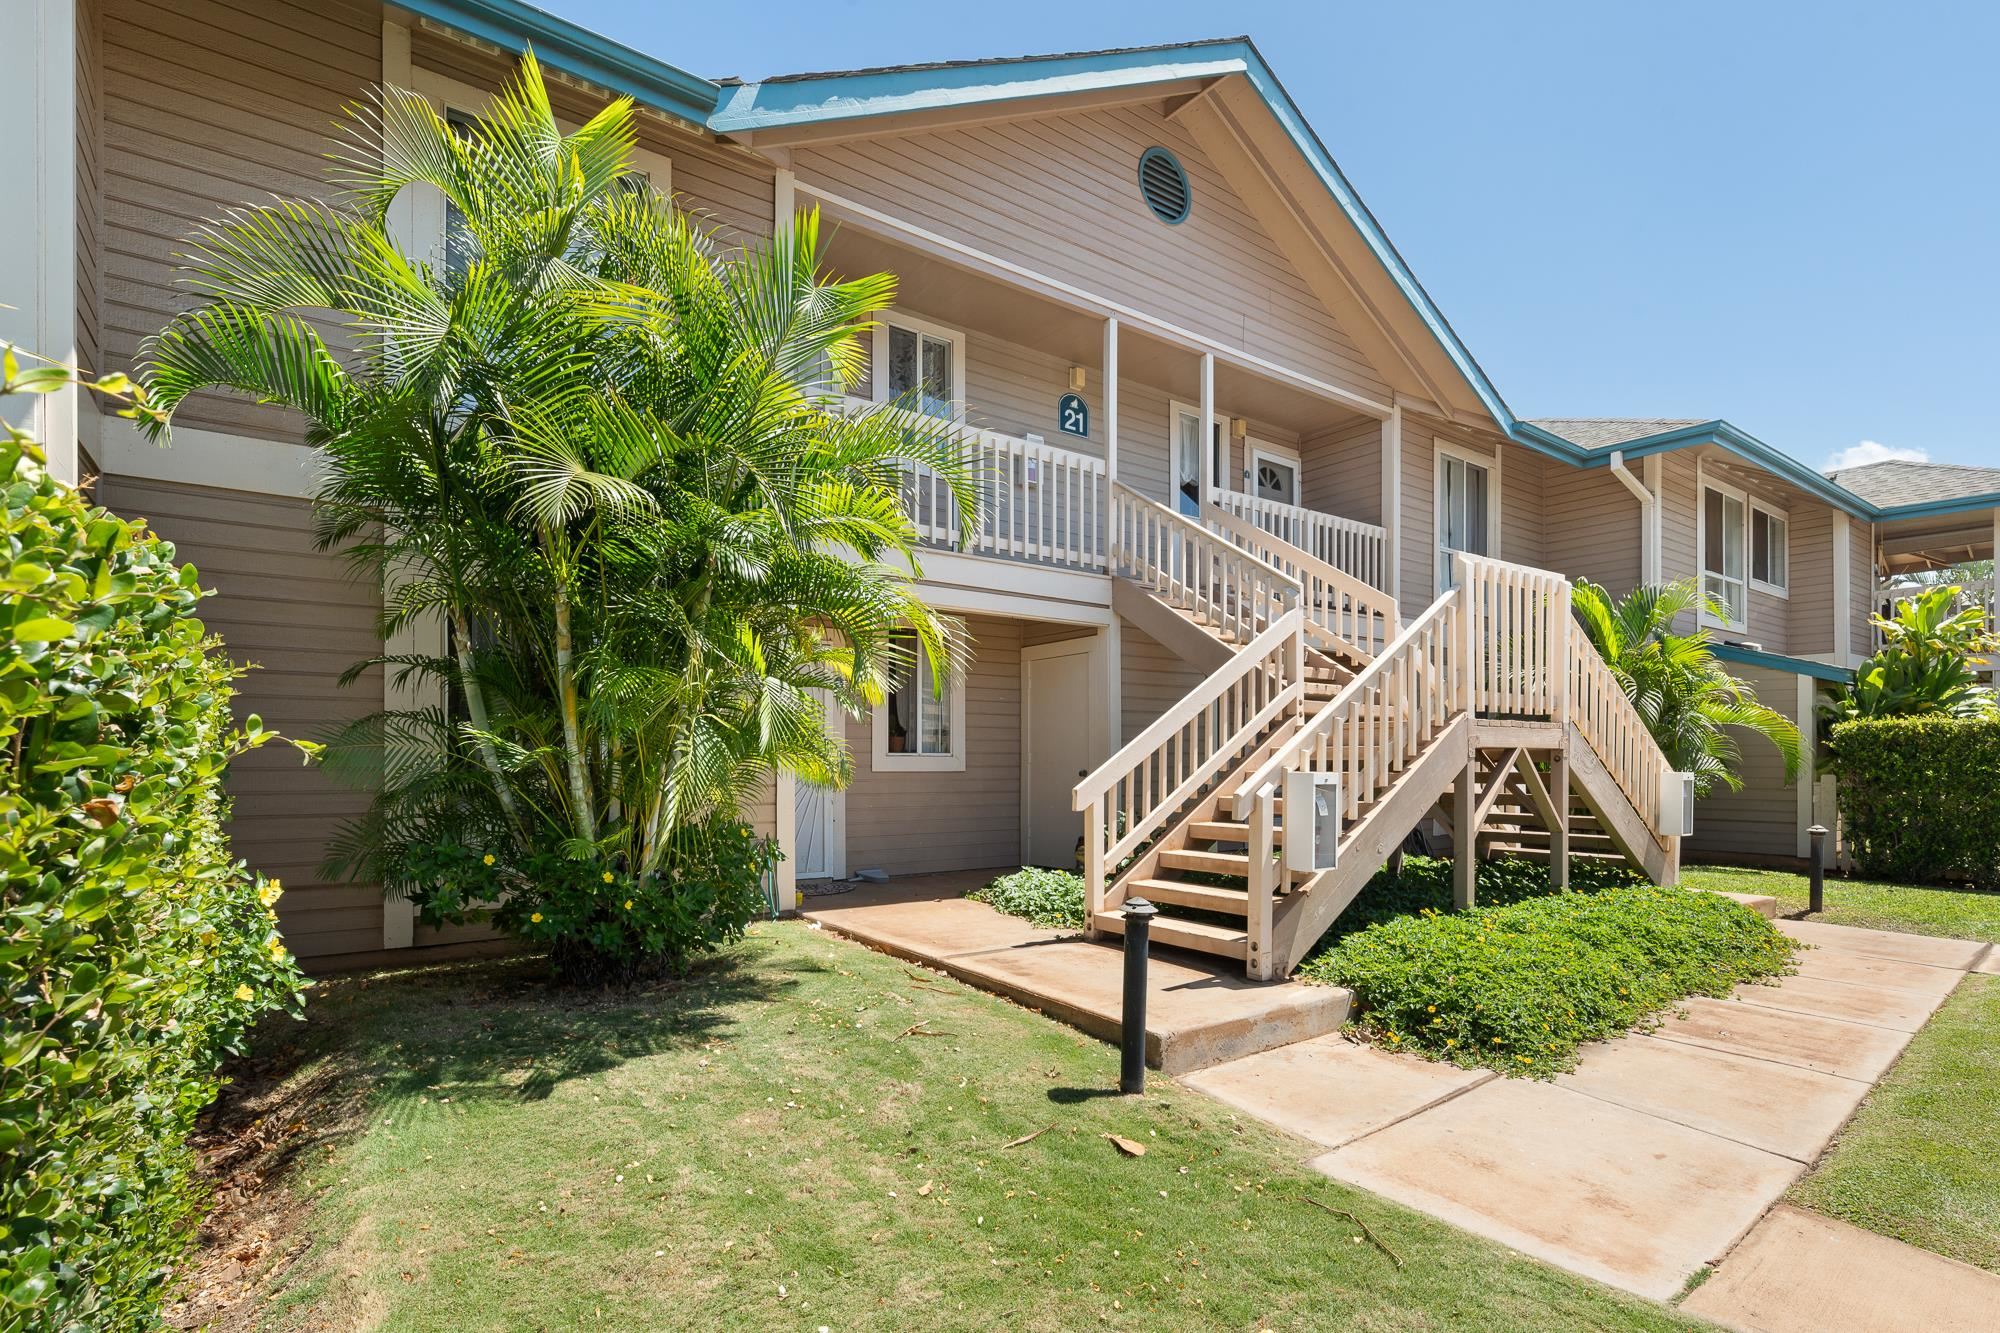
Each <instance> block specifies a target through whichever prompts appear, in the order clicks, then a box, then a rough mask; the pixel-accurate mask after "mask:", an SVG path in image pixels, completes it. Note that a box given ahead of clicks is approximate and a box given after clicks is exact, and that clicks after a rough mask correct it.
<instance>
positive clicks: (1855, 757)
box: [1827, 715, 2000, 887]
mask: <svg viewBox="0 0 2000 1333" xmlns="http://www.w3.org/2000/svg"><path fill="white" fill-rule="evenodd" d="M1827 766H1828V767H1829V768H1830V769H1831V770H1832V771H1833V773H1834V774H1835V776H1836V777H1837V778H1838V787H1837V790H1838V792H1839V800H1840V819H1841V825H1842V830H1843V832H1844V833H1845V835H1846V841H1847V846H1848V848H1849V849H1850V850H1851V851H1852V853H1853V855H1854V859H1855V860H1856V861H1857V862H1859V864H1860V867H1861V872H1862V873H1863V874H1864V875H1867V876H1870V877H1872V878H1875V879H1886V880H1894V881H1897V882H1901V883H1920V884H1925V883H1961V884H1975V885H1979V886H1982V887H1993V886H1996V885H2000V779H1996V775H2000V719H1991V718H1985V719H1971V718H1960V717H1945V716H1938V715H1931V716H1921V717H1887V718H1875V719H1867V720H1862V721H1855V722H1842V723H1839V724H1837V725H1836V726H1834V728H1833V731H1832V737H1831V740H1830V741H1829V743H1828V747H1827Z"/></svg>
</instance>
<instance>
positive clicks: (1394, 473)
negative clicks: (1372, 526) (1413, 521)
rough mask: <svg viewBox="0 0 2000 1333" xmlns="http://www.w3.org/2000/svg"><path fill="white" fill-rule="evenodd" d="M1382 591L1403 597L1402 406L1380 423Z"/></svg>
mask: <svg viewBox="0 0 2000 1333" xmlns="http://www.w3.org/2000/svg"><path fill="white" fill-rule="evenodd" d="M1382 579H1383V591H1384V592H1386V593H1388V594H1389V595H1390V596H1391V597H1394V598H1396V599H1397V600H1398V602H1399V603H1400V602H1401V599H1402V596H1403V405H1402V404H1401V403H1392V404H1390V406H1389V415H1388V417H1387V418H1386V419H1384V421H1383V422H1382Z"/></svg>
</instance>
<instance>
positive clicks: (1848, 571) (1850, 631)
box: [1833, 510, 1854, 666]
mask: <svg viewBox="0 0 2000 1333" xmlns="http://www.w3.org/2000/svg"><path fill="white" fill-rule="evenodd" d="M1853 651H1854V520H1853V519H1851V518H1849V517H1848V516H1847V513H1846V511H1845V510H1836V511H1835V512H1834V515H1833V660H1834V661H1835V662H1836V663H1838V664H1839V665H1841V666H1846V665H1847V664H1848V660H1849V654H1851V653H1852V652H1853Z"/></svg>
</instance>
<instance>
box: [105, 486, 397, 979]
mask: <svg viewBox="0 0 2000 1333" xmlns="http://www.w3.org/2000/svg"><path fill="white" fill-rule="evenodd" d="M99 495H100V499H101V502H102V503H103V504H105V505H106V506H108V507H110V508H112V509H114V510H116V511H117V512H119V513H120V514H123V515H126V516H128V517H138V516H144V517H145V518H146V519H147V520H149V521H150V522H151V524H152V526H153V529H154V531H156V532H158V533H159V534H160V535H161V536H162V537H165V538H167V539H168V540H169V541H172V542H173V543H174V544H175V547H176V551H177V554H178V556H179V558H180V559H181V560H182V561H186V562H192V563H193V564H194V566H195V567H196V568H197V569H199V570H200V571H201V579H202V583H203V584H204V585H205V586H206V587H209V588H211V589H213V590H214V595H213V596H212V597H210V598H209V600H208V601H206V602H205V603H203V607H202V611H203V614H202V619H203V621H204V622H205V623H206V624H207V626H208V628H209V629H210V630H211V631H212V632H214V633H216V634H218V635H220V636H221V637H222V641H223V644H224V646H225V647H226V648H227V650H228V652H229V656H230V658H231V660H233V661H236V662H240V663H247V664H253V665H254V667H255V669H254V670H252V671H250V672H249V673H248V674H247V675H246V676H244V678H243V679H242V680H241V681H240V682H239V683H238V686H237V689H238V691H239V697H238V699H237V706H238V711H239V714H247V713H257V714H258V715H260V716H261V717H263V719H264V720H265V722H266V723H268V724H269V725H271V726H273V727H275V728H277V729H278V730H279V731H281V732H283V733H284V734H286V735H288V736H295V737H298V738H300V739H303V740H314V739H319V738H320V737H321V736H323V735H324V733H325V731H326V730H327V729H328V728H330V727H332V726H334V725H336V724H338V723H341V722H344V721H347V720H350V719H353V718H356V717H361V716H364V715H366V714H368V713H371V712H375V711H378V710H379V709H380V708H381V707H382V689H383V683H382V673H381V671H380V670H379V669H371V670H369V671H367V672H365V673H363V674H362V676H361V677H360V679H358V680H357V681H355V683H354V684H353V685H351V686H349V687H346V688H342V687H341V686H340V684H339V677H340V674H341V673H342V672H343V671H345V670H346V669H347V668H348V667H350V666H352V665H353V664H354V663H355V662H357V661H360V660H361V659H363V658H366V657H371V656H373V655H374V654H375V653H377V652H379V651H380V649H381V644H380V641H379V640H378V639H377V638H376V637H375V616H376V614H377V612H378V610H379V598H378V597H377V595H376V593H375V590H374V589H373V588H371V587H368V586H365V585H363V584H360V583H357V582H356V581H355V580H354V579H353V578H351V577H350V576H349V573H348V570H347V567H346V565H345V563H344V562H343V561H342V560H341V559H340V558H339V557H338V556H333V555H327V554H323V553H321V552H317V551H315V550H313V543H312V520H311V515H310V512H309V510H308V506H307V504H306V502H305V501H303V500H291V499H284V498H280V497H276V496H263V495H252V494H249V493H246V492H241V491H224V490H216V489H213V488H209V487H201V486H185V485H178V484H174V483H170V482H157V481H143V480H140V479H137V478H131V477H120V476H110V477H106V478H104V480H103V482H102V483H101V486H100V490H99ZM229 791H230V795H231V797H232V799H233V800H234V802H235V810H234V818H233V820H232V821H231V824H230V838H231V841H232V843H233V844H234V846H235V850H236V854H237V855H238V856H241V857H242V858H243V859H244V860H246V861H248V862H249V863H250V865H251V866H252V867H253V868H255V869H257V870H260V871H262V872H264V873H265V874H267V875H275V876H277V877H279V878H281V879H282V880H284V882H285V896H284V898H283V899H282V900H280V903H279V921H280V923H281V925H282V928H283V931H284V935H285V941H286V943H287V944H288V945H289V946H290V947H291V949H292V950H293V951H294V952H295V953H297V954H299V955H300V956H301V957H311V956H313V955H318V954H335V953H353V952H357V951H361V950H368V949H379V948H381V947H382V897H381V893H380V892H379V891H378V890H377V889H376V888H374V887H373V886H371V885H354V884H345V883H332V882H329V881H327V880H326V879H325V878H324V877H323V876H322V875H321V873H320V862H321V861H322V859H323V858H324V856H325V852H326V845H327V841H328V838H329V837H330V835H331V834H332V833H333V831H334V829H335V827H336V826H337V825H339V824H340V823H341V821H343V820H346V819H349V818H352V817H354V816H356V815H359V814H361V813H362V811H363V810H365V809H366V808H367V805H368V797H367V795H366V794H365V793H362V792H357V791H352V790H349V789H346V788H343V787H340V786H337V785H336V784H335V783H333V782H332V781H331V780H330V779H328V778H327V776H326V775H325V774H324V773H323V772H321V771H320V770H318V769H315V768H308V767H305V766H303V765H302V764H301V763H300V762H299V756H298V754H297V753H296V752H295V751H293V750H292V749H290V748H289V747H288V746H283V745H278V744H272V745H268V746H266V747H265V748H263V749H262V750H258V751H255V752H254V753H252V754H249V755H246V756H244V757H243V758H242V759H240V760H239V761H237V763H236V764H235V765H234V766H233V767H232V768H231V770H230V774H229Z"/></svg>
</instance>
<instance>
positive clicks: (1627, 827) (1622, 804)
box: [1564, 724, 1681, 884]
mask: <svg viewBox="0 0 2000 1333" xmlns="http://www.w3.org/2000/svg"><path fill="white" fill-rule="evenodd" d="M1564 739H1565V740H1566V741H1567V743H1568V747H1569V776H1570V781H1571V782H1572V783H1573V784H1574V785H1575V787H1576V791H1577V794H1578V795H1580V796H1582V797H1583V803H1584V804H1585V805H1587V806H1589V807H1590V813H1591V814H1592V815H1594V816H1596V818H1597V825H1598V827H1599V828H1601V829H1603V830H1604V833H1605V835H1606V836H1607V837H1609V838H1610V839H1611V843H1612V846H1614V847H1616V848H1617V849H1618V850H1619V852H1620V853H1622V854H1623V855H1624V857H1625V859H1626V860H1628V861H1630V862H1631V863H1632V864H1634V865H1636V866H1638V867H1639V869H1640V870H1642V871H1644V872H1645V875H1646V878H1648V879H1650V880H1652V881H1653V883H1655V884H1671V883H1673V882H1674V881H1676V880H1678V879H1679V878H1680V868H1681V865H1680V862H1681V848H1680V839H1679V838H1661V837H1658V836H1656V835H1655V834H1654V832H1653V830H1652V828H1651V827H1650V826H1649V825H1648V824H1647V822H1646V820H1645V819H1644V818H1643V817H1642V816H1641V815H1640V814H1639V811H1638V810H1637V809H1636V808H1635V807H1634V806H1633V804H1632V800H1631V798H1630V797H1628V796H1627V795H1626V794H1625V791H1624V789H1623V788H1621V787H1620V786H1619V785H1618V783H1617V781H1616V780H1615V779H1613V778H1612V776H1611V770H1609V769H1607V768H1606V767H1605V766H1604V761H1603V760H1602V759H1599V758H1598V757H1597V751H1595V750H1593V749H1591V748H1590V742H1589V741H1588V740H1586V739H1585V738H1584V735H1583V733H1582V732H1581V731H1579V730H1577V728H1576V726H1575V725H1574V724H1571V725H1569V726H1567V727H1566V728H1565V737H1564Z"/></svg>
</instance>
